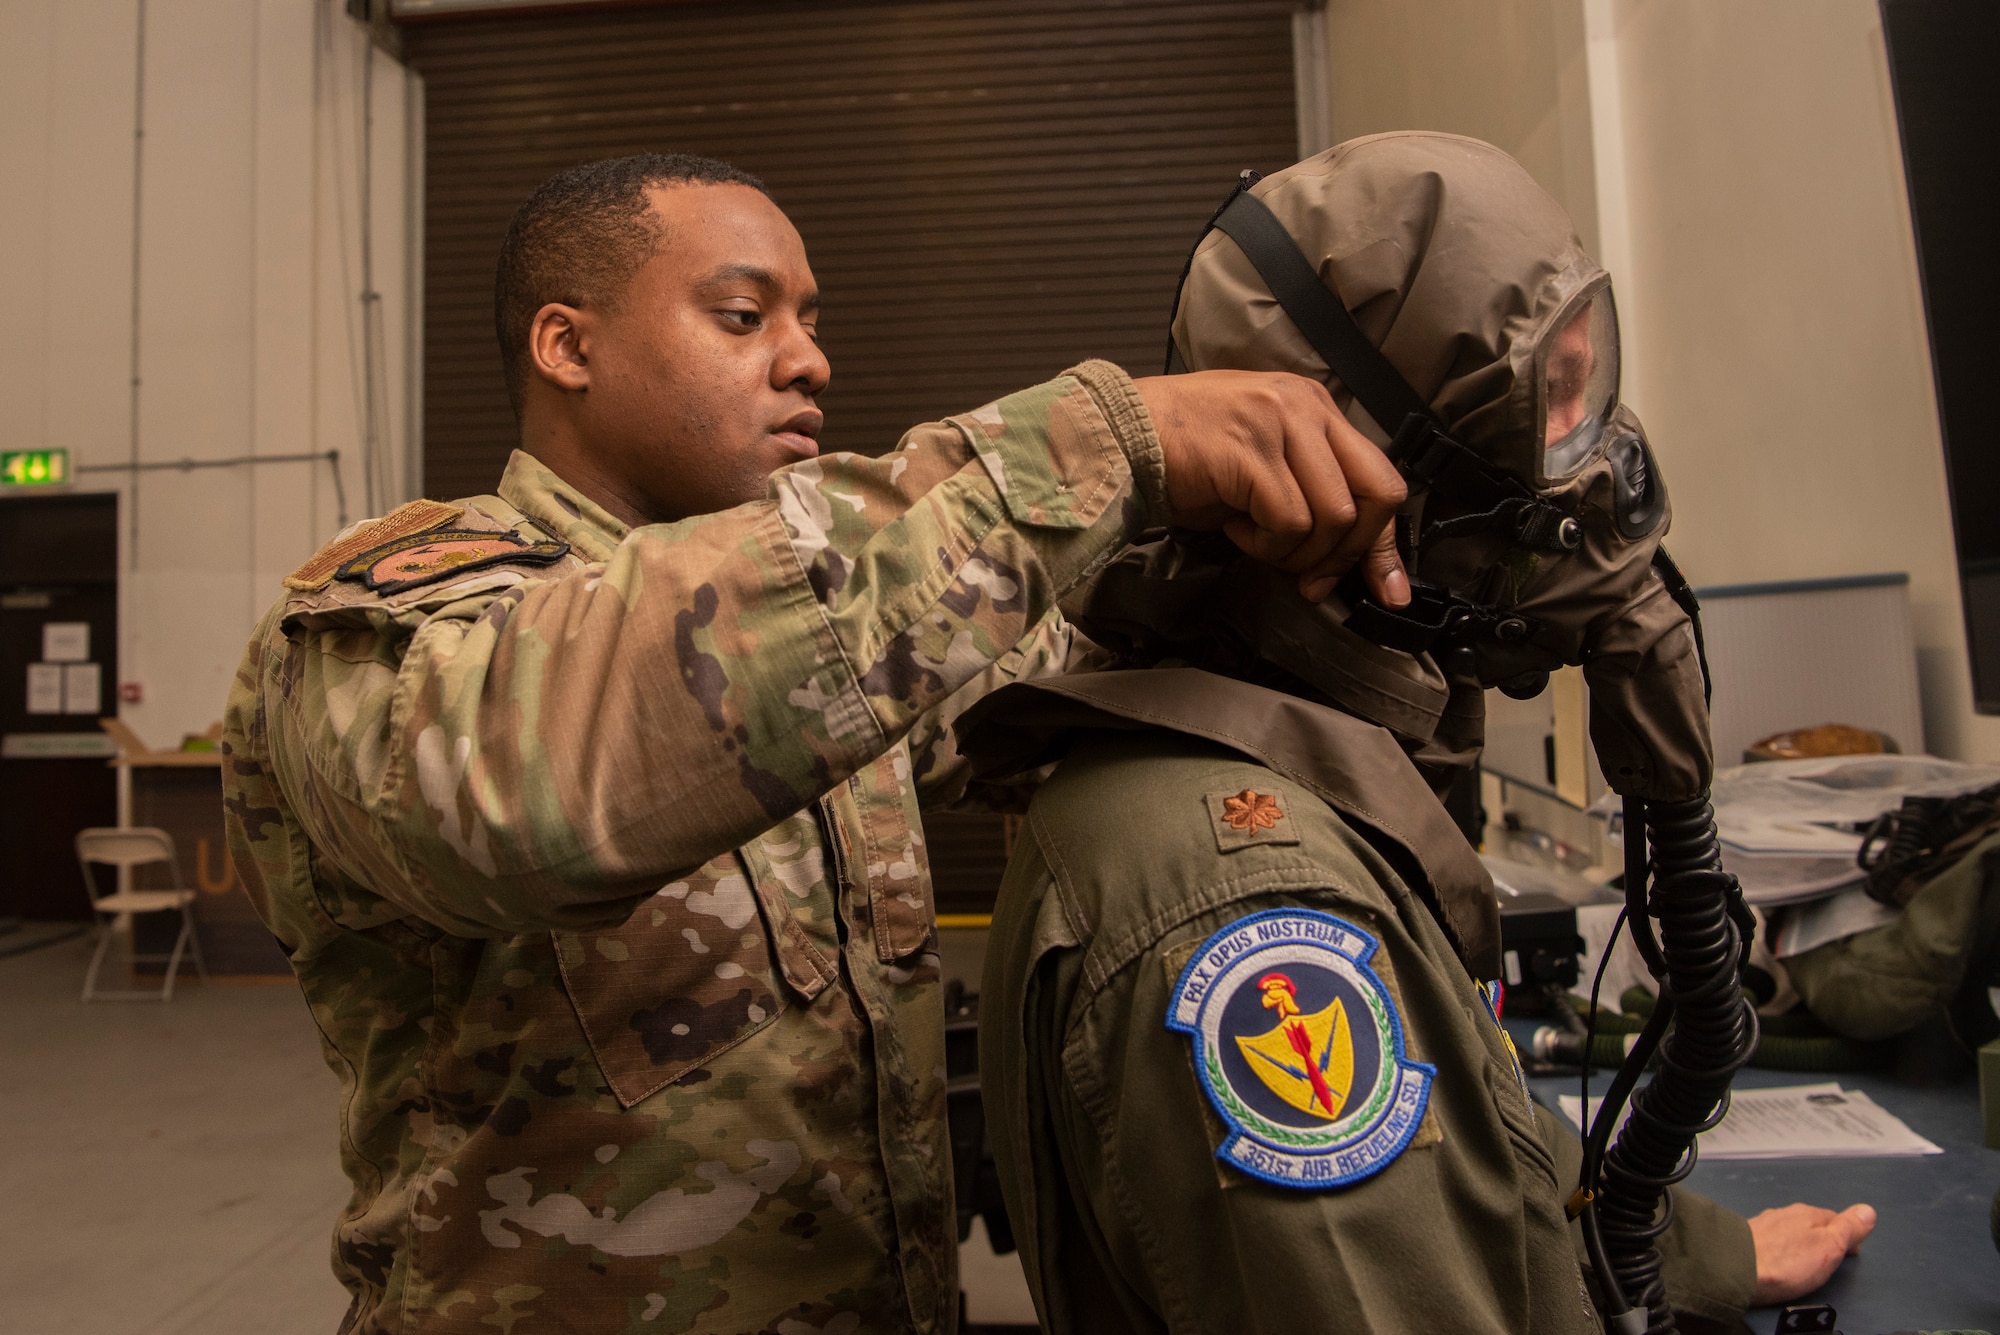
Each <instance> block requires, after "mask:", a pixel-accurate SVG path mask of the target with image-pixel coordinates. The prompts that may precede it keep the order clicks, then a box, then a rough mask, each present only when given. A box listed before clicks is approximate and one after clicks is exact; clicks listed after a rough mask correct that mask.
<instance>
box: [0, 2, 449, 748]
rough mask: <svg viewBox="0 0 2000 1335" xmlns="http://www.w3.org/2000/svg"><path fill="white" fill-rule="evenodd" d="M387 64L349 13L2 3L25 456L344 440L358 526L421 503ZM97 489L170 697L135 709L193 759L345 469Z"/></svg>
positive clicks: (146, 478)
mask: <svg viewBox="0 0 2000 1335" xmlns="http://www.w3.org/2000/svg"><path fill="white" fill-rule="evenodd" d="M142 14H143V16H144V25H143V51H144V54H143V61H142V60H141V58H140V48H141V16H142ZM368 58H369V56H368V47H367V44H366V41H365V38H364V35H363V34H362V33H361V31H360V30H359V29H358V28H356V27H355V26H354V25H353V24H352V23H350V22H349V21H348V20H347V19H346V17H345V16H344V14H342V13H341V7H340V5H339V4H338V3H337V0H310V2H307V0H173V2H172V3H161V2H160V0H153V3H151V4H142V0H0V183H4V189H0V292H5V293H6V294H7V295H8V297H9V300H10V305H11V310H10V312H9V315H10V318H9V319H8V320H6V321H5V322H4V323H0V402H5V403H7V404H8V405H9V414H8V417H7V420H6V424H5V426H4V427H0V434H3V435H4V437H5V440H6V446H7V447H8V448H37V447H41V446H60V447H64V448H67V449H68V450H69V451H70V458H71V463H72V465H75V466H82V467H85V468H90V467H92V466H97V465H106V464H114V465H115V464H123V463H126V462H128V461H130V460H131V458H132V452H133V442H134V439H135V434H136V440H137V457H138V459H139V460H140V461H141V462H160V461H178V460H181V459H188V458H192V459H221V458H228V457H233V456H239V455H248V454H258V455H272V454H301V453H322V452H325V451H327V450H330V449H336V450H338V451H339V452H340V455H341V459H340V469H341V474H342V480H343V482H344V485H345V489H346V503H347V514H348V517H349V518H350V519H352V518H359V517H361V516H362V515H364V514H366V513H369V512H370V511H371V510H372V511H375V512H379V511H380V510H382V509H386V508H388V507H389V506H392V505H394V504H395V503H397V502H398V501H400V500H402V499H404V498H405V496H406V493H407V490H408V483H407V481H406V479H407V478H408V477H409V476H410V469H409V467H408V462H407V460H408V456H409V448H408V437H409V435H410V430H409V425H410V420H411V418H410V415H409V414H408V412H407V411H406V405H407V393H408V381H409V376H408V370H409V367H410V365H411V358H410V356H409V355H408V352H409V349H408V332H409V329H410V323H409V320H408V310H409V305H410V297H411V294H410V292H409V283H408V281H407V280H408V278H409V277H410V276H411V275H410V274H409V273H408V272H407V253H406V247H405V237H406V235H407V234H408V233H409V230H410V229H409V228H408V225H407V222H406V215H407V213H408V211H409V205H410V203H411V200H410V199H409V197H408V195H409V191H408V189H407V184H406V183H407V180H408V178H409V172H408V170H407V168H408V166H409V163H410V160H411V159H410V157H409V154H408V152H407V151H406V144H407V143H408V142H409V141H410V137H411V136H410V131H411V129H412V128H413V124H412V120H411V116H410V111H409V108H411V107H413V106H414V104H415V102H416V98H415V97H414V96H413V94H414V91H415V90H414V88H413V86H412V84H411V81H410V80H408V79H407V77H406V76H405V75H404V73H403V71H402V70H401V68H400V67H399V66H397V65H396V64H395V63H394V62H393V61H390V60H388V59H387V58H386V57H384V56H382V55H381V54H380V53H375V54H374V55H373V57H372V60H373V67H372V78H373V88H372V98H371V101H372V105H373V108H374V125H373V130H372V135H371V138H370V141H371V142H372V144H373V148H374V153H373V157H374V162H373V170H372V177H373V181H374V190H373V200H372V207H371V210H370V212H371V215H372V218H373V222H374V227H373V241H374V245H373V253H374V285H375V288H376V290H378V291H380V292H381V293H383V294H384V299H383V301H382V303H381V306H382V312H381V315H380V316H379V317H378V318H379V320H380V325H381V330H382V340H381V341H382V348H381V351H380V353H379V355H378V356H377V358H376V361H377V365H378V368H379V372H380V381H381V387H380V389H379V391H378V393H377V395H376V400H375V404H376V407H375V416H376V420H377V421H378V422H379V423H381V429H380V431H379V432H378V436H379V437H380V438H381V440H382V447H381V448H380V449H379V450H378V459H377V467H376V468H375V469H374V472H375V473H377V474H378V475H379V477H378V481H377V485H376V486H375V487H374V488H373V496H372V497H371V496H370V495H369V490H370V489H369V488H368V487H367V486H366V479H365V477H364V474H365V473H366V471H368V470H365V469H364V460H363V449H362V438H363V431H362V428H361V422H362V419H363V407H362V405H363V402H364V398H365V395H364V391H363V383H364V377H363V373H362V366H363V352H362V349H363V338H362V332H361V321H362V302H361V301H360V293H361V291H362V283H361V269H360V250H361V235H362V228H361V225H360V203H359V193H360V191H359V182H360V175H361V172H360V147H361V143H362V107H363V103H362V100H361V95H360V92H361V83H362V79H363V74H364V65H363V61H364V60H365V59H368ZM142 66H143V69H142ZM142 88H143V94H141V89H142ZM135 110H136V111H137V112H138V114H139V115H140V116H142V117H143V122H144V129H145V133H144V136H143V140H140V139H138V138H137V137H135V134H134V129H135ZM135 143H140V144H142V145H143V147H142V149H141V152H140V156H139V162H138V167H139V171H138V178H139V183H138V186H137V191H138V193H137V199H138V207H137V209H136V224H137V228H138V237H139V245H138V248H137V271H138V275H139V278H138V303H137V305H138V321H137V336H138V337H137V345H138V346H137V362H138V375H139V378H140V381H141V383H140V386H139V390H138V396H137V413H136V423H135V415H134V410H133V408H134V400H133V393H132V387H131V377H132V374H133V334H134V324H133V308H134V302H133V272H134V246H133V236H134V232H133V229H134V224H135V208H134V188H135V186H134V176H135V173H134V146H135ZM135 424H136V433H135ZM79 487H80V488H81V489H103V490H116V491H118V492H120V493H121V507H122V512H123V516H124V525H123V530H124V531H123V533H122V534H121V547H122V548H123V550H122V551H121V569H122V571H123V581H124V583H123V606H122V609H121V627H120V633H121V637H122V640H123V644H122V646H121V654H120V657H121V676H122V678H123V679H124V680H125V681H128V682H137V683H139V684H140V685H141V687H142V689H143V691H144V701H143V703H140V704H128V705H125V706H123V708H122V709H121V711H120V712H121V714H122V715H123V717H124V718H125V720H126V721H127V722H128V723H130V724H131V725H132V726H133V727H134V728H136V729H137V730H138V731H139V733H140V735H141V736H143V737H144V738H145V739H146V740H147V741H148V742H150V743H151V744H153V745H155V746H171V745H174V744H176V743H178V741H179V740H180V738H181V736H182V735H183V734H184V733H188V732H199V731H201V730H203V729H205V728H206V727H207V726H208V725H209V724H210V723H211V722H213V721H214V720H215V719H217V718H219V717H220V715H221V710H222V700H223V696H224V694H225V692H226V691H227V689H228V684H229V679H230V676H231V674H232V673H233V671H234V670H235V665H236V660H237V658H238V657H239V656H240V654H241V652H242V647H243V644H244V641H245V638H246V637H247V635H248V633H249V630H250V627H251V625H252V623H253V622H254V621H255V619H256V618H257V616H259V615H260V614H261V613H262V611H263V609H264V607H265V606H266V605H268V604H269V603H270V602H271V601H272V600H273V599H274V598H275V597H276V596H277V595H278V593H279V592H280V588H279V580H281V579H282V578H283V576H284V575H285V574H286V573H287V572H288V571H289V570H291V569H292V568H293V567H294V566H296V565H297V564H298V563H299V562H300V561H301V560H303V559H304V558H305V557H306V556H307V555H309V554H310V553H311V552H312V550H313V549H314V548H316V547H317V546H318V545H319V544H320V543H322V542H324V541H325V540H326V539H327V538H328V537H329V536H331V535H332V533H333V532H334V531H335V530H336V528H337V527H338V519H339V505H338V501H337V493H336V489H335V487H334V485H333V472H332V469H331V468H330V467H329V465H328V464H326V463H324V462H317V463H273V464H265V465H259V466H256V467H235V468H226V469H204V470H198V471H193V472H185V473H183V472H179V471H173V472H144V473H139V474H129V473H120V472H109V473H105V472H86V473H84V474H82V475H81V476H80V477H79ZM135 521H136V523H135Z"/></svg>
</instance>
